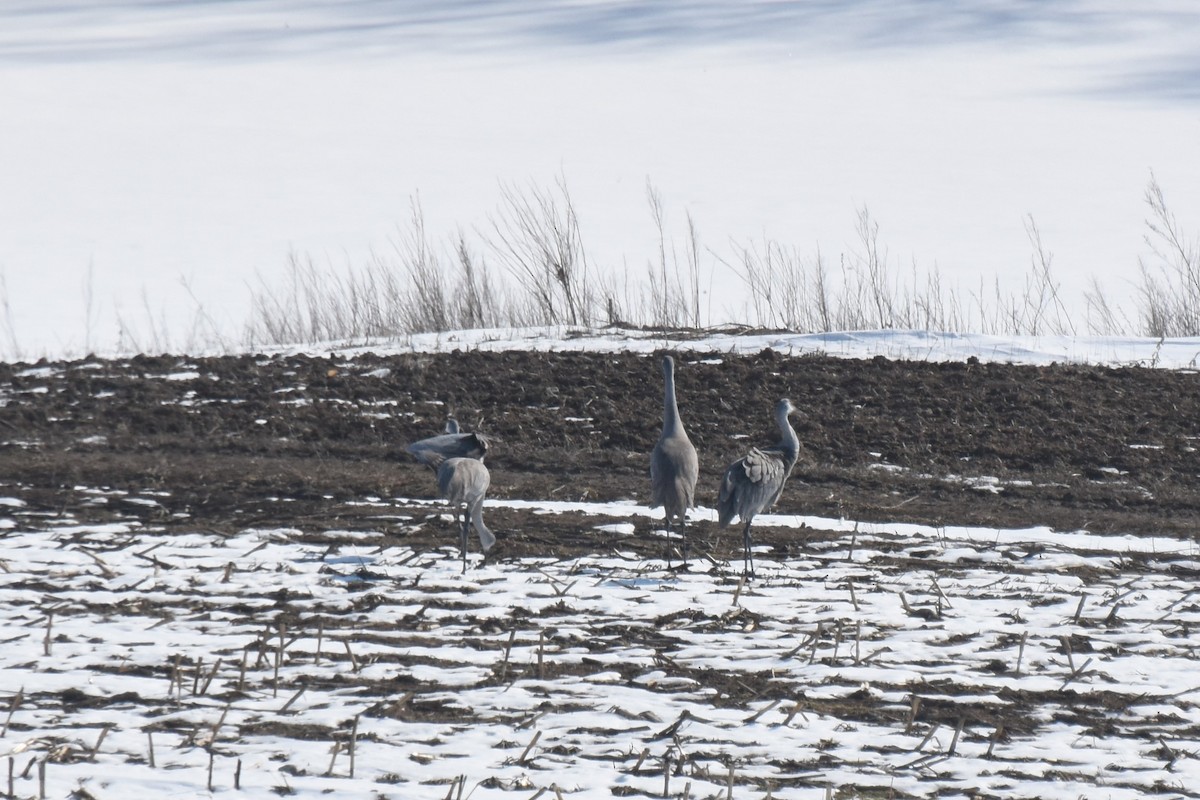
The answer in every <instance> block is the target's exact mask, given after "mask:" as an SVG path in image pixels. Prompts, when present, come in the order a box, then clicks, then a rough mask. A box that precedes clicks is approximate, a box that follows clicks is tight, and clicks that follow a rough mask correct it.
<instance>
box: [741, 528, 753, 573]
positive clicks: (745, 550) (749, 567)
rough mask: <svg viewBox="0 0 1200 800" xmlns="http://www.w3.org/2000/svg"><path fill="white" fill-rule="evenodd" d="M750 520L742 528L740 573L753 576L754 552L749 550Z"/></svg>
mask: <svg viewBox="0 0 1200 800" xmlns="http://www.w3.org/2000/svg"><path fill="white" fill-rule="evenodd" d="M750 546H751V545H750V522H749V521H748V520H747V522H746V527H745V528H743V529H742V574H743V575H749V576H750V577H751V578H753V577H754V554H753V553H752V552H750Z"/></svg>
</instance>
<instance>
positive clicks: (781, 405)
mask: <svg viewBox="0 0 1200 800" xmlns="http://www.w3.org/2000/svg"><path fill="white" fill-rule="evenodd" d="M795 410H796V407H795V406H794V405H792V401H791V400H789V399H787V398H786V397H785V398H783V399H782V400H780V401H779V402H778V403H776V404H775V413H776V414H779V415H780V416H783V417H786V416H787V415H789V414H791V413H792V412H793V411H795Z"/></svg>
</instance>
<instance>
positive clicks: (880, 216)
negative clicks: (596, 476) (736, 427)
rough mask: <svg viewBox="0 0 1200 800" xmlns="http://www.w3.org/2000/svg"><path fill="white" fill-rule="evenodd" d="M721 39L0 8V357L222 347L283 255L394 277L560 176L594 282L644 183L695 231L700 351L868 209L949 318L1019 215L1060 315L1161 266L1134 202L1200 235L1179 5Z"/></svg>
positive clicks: (840, 9)
mask: <svg viewBox="0 0 1200 800" xmlns="http://www.w3.org/2000/svg"><path fill="white" fill-rule="evenodd" d="M731 8H732V7H730V6H729V5H728V4H726V3H719V2H715V0H703V1H702V2H689V3H643V2H636V1H633V0H628V1H623V2H555V3H549V4H547V3H531V2H528V0H505V1H504V2H499V3H489V4H479V3H465V2H459V3H436V4H435V3H422V2H408V3H373V2H353V3H339V4H329V3H324V2H315V1H312V2H308V1H306V2H299V3H282V2H279V1H278V0H238V1H237V2H221V3H216V2H201V1H200V0H197V1H195V2H186V3H172V4H165V5H164V4H161V3H155V2H148V1H147V2H141V1H139V2H128V3H120V4H95V3H83V2H74V1H69V2H60V3H54V4H52V5H50V6H45V5H43V4H35V3H20V2H17V3H13V2H10V3H5V4H3V5H2V7H0V105H2V106H3V108H4V109H5V122H4V123H3V124H2V125H0V176H2V183H3V186H4V191H3V192H0V217H2V218H3V219H4V220H5V225H4V229H3V231H0V270H2V272H3V276H4V278H5V288H6V295H7V298H8V300H9V305H8V307H7V308H5V309H3V320H0V322H2V323H3V324H2V325H0V354H3V355H4V357H6V358H10V359H11V358H14V357H16V356H17V355H18V354H20V355H23V356H25V357H29V358H36V357H38V356H40V355H43V354H45V355H50V356H52V357H53V356H56V355H65V354H76V355H80V354H84V353H86V352H88V351H91V350H96V351H98V352H106V351H109V352H111V351H112V349H113V348H116V347H118V346H124V347H126V348H128V347H129V346H130V343H131V342H132V341H135V340H136V341H139V342H143V343H145V342H148V341H150V340H151V339H152V336H153V335H154V334H157V338H158V339H159V341H160V342H162V344H161V345H160V347H159V349H168V348H167V347H166V346H165V344H166V343H165V342H163V340H169V342H170V344H172V345H173V348H174V349H180V348H185V347H187V346H188V345H189V344H195V343H197V342H203V341H206V340H211V339H212V338H214V337H221V338H222V340H224V341H234V342H236V341H238V339H239V337H240V335H241V333H242V325H243V323H244V322H245V317H246V314H247V313H248V291H247V289H246V283H247V282H251V283H252V282H254V280H255V275H256V274H261V275H263V276H264V277H265V278H266V279H267V280H268V281H269V282H271V281H275V280H277V279H278V277H279V276H280V274H281V273H282V271H283V268H284V265H285V264H286V261H287V258H288V255H289V253H290V252H293V251H295V252H299V253H301V254H309V255H311V256H312V257H314V258H315V259H317V260H318V261H328V262H330V263H333V264H342V263H345V262H350V263H356V264H363V263H366V262H367V261H368V260H369V259H370V258H371V256H372V254H388V253H390V252H391V249H392V246H393V243H394V241H395V239H396V238H397V235H398V226H400V225H402V224H403V223H404V222H405V221H406V220H407V219H408V214H409V203H410V200H411V198H413V197H414V196H416V195H417V194H419V196H420V199H421V203H422V205H423V206H424V208H425V212H426V223H427V228H428V230H429V232H430V234H431V235H433V236H434V237H435V238H438V239H439V240H441V239H443V237H444V238H448V237H449V236H451V235H452V234H453V233H455V232H456V231H457V230H459V229H462V230H464V231H465V232H466V233H467V234H468V235H470V236H475V235H477V234H478V233H479V232H481V231H483V232H486V231H487V230H488V227H489V218H490V217H491V216H493V215H494V212H495V209H496V208H497V206H498V204H499V198H500V187H501V185H509V186H512V185H516V186H524V185H528V184H529V183H533V184H536V185H542V186H548V185H552V183H553V181H554V180H555V179H556V178H557V177H559V176H563V177H565V179H566V181H567V182H568V184H569V185H570V187H571V190H572V192H573V195H574V199H575V202H576V205H577V207H578V211H579V214H580V216H581V219H582V224H583V234H584V239H585V243H586V247H587V250H588V254H589V257H590V258H591V259H592V261H593V263H594V264H595V265H596V266H597V267H598V268H599V269H602V270H621V269H624V268H628V269H629V270H630V272H631V273H632V274H634V275H638V274H640V273H641V271H642V269H643V267H644V265H645V264H646V262H647V261H648V260H650V259H652V258H654V257H655V254H656V253H657V242H656V240H655V231H654V227H653V224H652V221H651V216H650V213H649V211H648V208H647V204H646V200H645V187H646V182H647V180H650V181H651V182H653V184H654V185H655V186H656V187H657V188H658V189H659V191H660V192H661V194H662V198H663V201H664V203H665V206H666V209H667V225H668V229H669V233H670V234H671V235H672V236H675V237H677V238H678V240H680V241H682V236H683V231H684V213H685V211H688V212H690V213H691V214H692V215H693V217H694V219H695V221H696V224H697V226H698V230H699V233H700V235H701V240H702V243H703V244H704V245H705V246H706V247H708V248H711V251H712V252H711V253H707V252H706V255H705V264H704V268H705V270H706V274H707V271H711V279H712V285H711V296H710V298H708V300H710V302H707V303H706V311H707V312H708V313H709V314H710V315H711V321H712V322H721V321H724V320H728V319H731V318H732V319H735V320H737V319H744V314H742V313H741V312H742V302H741V300H740V294H741V292H740V289H739V286H738V283H737V280H736V279H735V278H734V277H733V276H732V275H731V274H730V273H729V271H728V270H727V269H725V268H724V267H721V266H720V265H719V263H718V262H717V259H716V258H715V255H714V254H716V255H721V256H722V257H724V258H726V259H727V260H728V259H729V258H730V256H731V254H732V253H733V252H734V251H735V247H734V245H735V244H746V243H748V242H751V241H758V240H761V238H763V237H764V236H765V237H769V238H772V239H775V240H778V241H780V242H783V243H786V244H790V245H794V246H795V247H796V248H797V249H798V250H799V252H800V253H802V254H805V255H810V254H815V253H816V252H817V250H818V249H820V251H821V252H822V254H823V255H824V256H825V257H826V259H827V260H828V263H830V264H832V265H836V264H837V263H838V260H839V256H840V255H842V254H848V253H851V252H853V250H854V248H855V247H856V245H857V242H856V239H855V235H854V222H855V215H856V213H857V211H858V209H860V208H862V207H867V208H869V209H870V211H871V213H872V215H873V216H874V218H875V219H876V220H877V221H878V222H879V224H880V242H881V243H882V244H884V245H885V246H886V247H887V248H888V258H889V260H890V262H891V264H892V266H893V267H894V268H895V269H897V270H900V271H903V272H907V270H908V269H909V268H910V266H911V265H914V264H915V265H916V266H917V267H918V268H921V269H927V268H931V267H933V266H935V265H936V266H937V267H938V268H939V269H940V270H941V271H942V273H943V274H944V275H945V276H946V279H947V281H948V282H949V283H953V284H956V285H957V286H958V287H959V288H961V290H963V291H964V292H967V291H981V290H987V289H990V288H991V285H992V283H991V282H992V280H993V278H995V277H997V276H998V277H999V278H1000V279H1001V280H1002V281H1009V280H1013V279H1014V278H1013V276H1019V275H1022V274H1023V273H1024V271H1025V268H1026V266H1027V265H1028V264H1029V261H1030V256H1031V248H1030V245H1029V243H1028V241H1027V239H1026V234H1025V230H1024V221H1025V218H1026V215H1032V216H1033V217H1034V219H1035V220H1036V221H1037V223H1038V225H1039V226H1040V228H1041V231H1042V236H1043V241H1044V243H1045V245H1046V248H1047V250H1048V251H1050V252H1052V253H1053V255H1054V262H1053V263H1054V268H1055V270H1056V273H1057V275H1058V276H1059V278H1060V279H1061V281H1062V283H1063V296H1064V298H1065V299H1066V300H1067V302H1068V303H1069V304H1071V305H1072V306H1073V307H1075V308H1076V309H1077V310H1079V306H1080V304H1081V293H1082V291H1083V289H1085V288H1086V287H1087V285H1088V281H1089V279H1090V278H1091V277H1092V276H1095V277H1098V278H1100V279H1101V280H1102V281H1103V282H1104V284H1105V286H1106V287H1107V289H1108V291H1109V292H1110V296H1111V299H1113V300H1114V301H1118V300H1121V299H1124V298H1126V297H1127V296H1128V294H1129V293H1130V283H1129V280H1130V279H1131V278H1132V277H1134V276H1135V275H1136V272H1137V265H1138V259H1139V257H1147V258H1149V257H1150V255H1151V254H1150V252H1149V249H1148V248H1147V247H1146V246H1145V244H1144V242H1143V241H1142V236H1143V233H1144V232H1145V229H1144V227H1143V220H1144V218H1145V217H1146V210H1145V207H1144V205H1143V203H1142V193H1143V190H1144V188H1145V186H1146V184H1147V181H1148V179H1149V176H1150V172H1151V170H1154V171H1155V173H1156V175H1157V177H1158V179H1159V181H1160V183H1161V185H1162V187H1163V189H1164V191H1165V192H1166V196H1167V200H1168V202H1169V203H1170V205H1171V207H1172V209H1173V210H1174V211H1175V212H1176V213H1177V214H1178V216H1179V218H1180V220H1181V221H1182V223H1183V225H1184V227H1185V229H1188V230H1190V231H1195V229H1196V226H1194V225H1191V224H1190V222H1189V220H1191V219H1194V218H1195V215H1196V213H1197V209H1200V194H1198V192H1200V188H1198V187H1200V171H1198V170H1200V158H1197V157H1196V156H1197V151H1196V148H1197V144H1196V143H1197V142H1198V141H1200V135H1197V134H1198V133H1200V129H1198V127H1197V126H1198V118H1197V105H1196V103H1197V99H1198V98H1197V90H1196V86H1197V81H1196V74H1197V69H1198V64H1197V55H1196V54H1197V53H1200V42H1198V41H1197V31H1200V25H1198V24H1197V21H1198V20H1197V13H1198V12H1197V11H1196V10H1195V8H1194V7H1193V5H1192V4H1190V3H1186V2H1178V0H1172V1H1170V2H1154V3H1141V4H1139V5H1138V6H1137V8H1136V9H1132V8H1129V7H1128V6H1127V5H1126V4H1123V3H1114V2H1110V0H1058V2H1050V3H1018V4H1011V3H982V4H980V3H969V4H953V3H926V2H875V1H872V0H856V1H855V2H848V3H840V4H833V5H830V4H828V3H815V2H797V3H774V2H755V3H741V4H738V5H737V9H736V11H733V10H731ZM710 256H712V257H710ZM184 282H186V287H185V286H184V285H183V284H184ZM1012 288H1013V289H1014V290H1017V291H1019V290H1020V286H1019V285H1018V286H1015V287H1012ZM1080 316H1082V315H1081V314H1080ZM152 332H154V333H152Z"/></svg>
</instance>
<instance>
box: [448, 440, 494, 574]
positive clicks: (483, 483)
mask: <svg viewBox="0 0 1200 800" xmlns="http://www.w3.org/2000/svg"><path fill="white" fill-rule="evenodd" d="M433 459H434V460H435V461H437V462H438V463H437V482H438V491H439V492H441V495H442V497H444V498H445V499H446V502H447V503H449V505H450V507H451V508H453V509H454V522H455V524H456V525H458V526H459V546H460V547H461V549H462V568H463V572H464V573H465V572H466V571H467V539H468V538H469V537H468V534H469V531H470V527H471V526H472V525H474V526H475V532H476V533H478V534H479V544H480V545H481V546H482V547H483V552H484V554H485V555H486V554H487V552H488V551H489V550H491V549H492V545H494V544H495V543H496V537H495V536H494V535H493V534H492V532H491V531H490V530H488V528H487V526H486V525H484V524H483V497H484V495H485V494H487V490H488V486H489V485H490V484H491V482H492V478H491V475H489V474H488V469H487V467H485V466H484V465H483V462H482V461H478V460H476V459H474V458H462V457H456V458H447V459H441V458H440V457H439V456H437V455H434V456H433Z"/></svg>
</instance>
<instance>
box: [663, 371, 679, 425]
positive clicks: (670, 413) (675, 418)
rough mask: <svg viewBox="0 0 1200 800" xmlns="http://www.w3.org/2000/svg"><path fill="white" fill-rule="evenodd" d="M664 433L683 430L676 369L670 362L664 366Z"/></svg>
mask: <svg viewBox="0 0 1200 800" xmlns="http://www.w3.org/2000/svg"><path fill="white" fill-rule="evenodd" d="M663 384H664V389H663V434H664V435H666V436H672V435H674V434H676V433H680V432H682V431H683V420H681V419H680V418H679V405H678V403H676V402H675V371H674V370H673V369H672V368H671V365H670V363H667V364H666V365H665V366H663Z"/></svg>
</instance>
